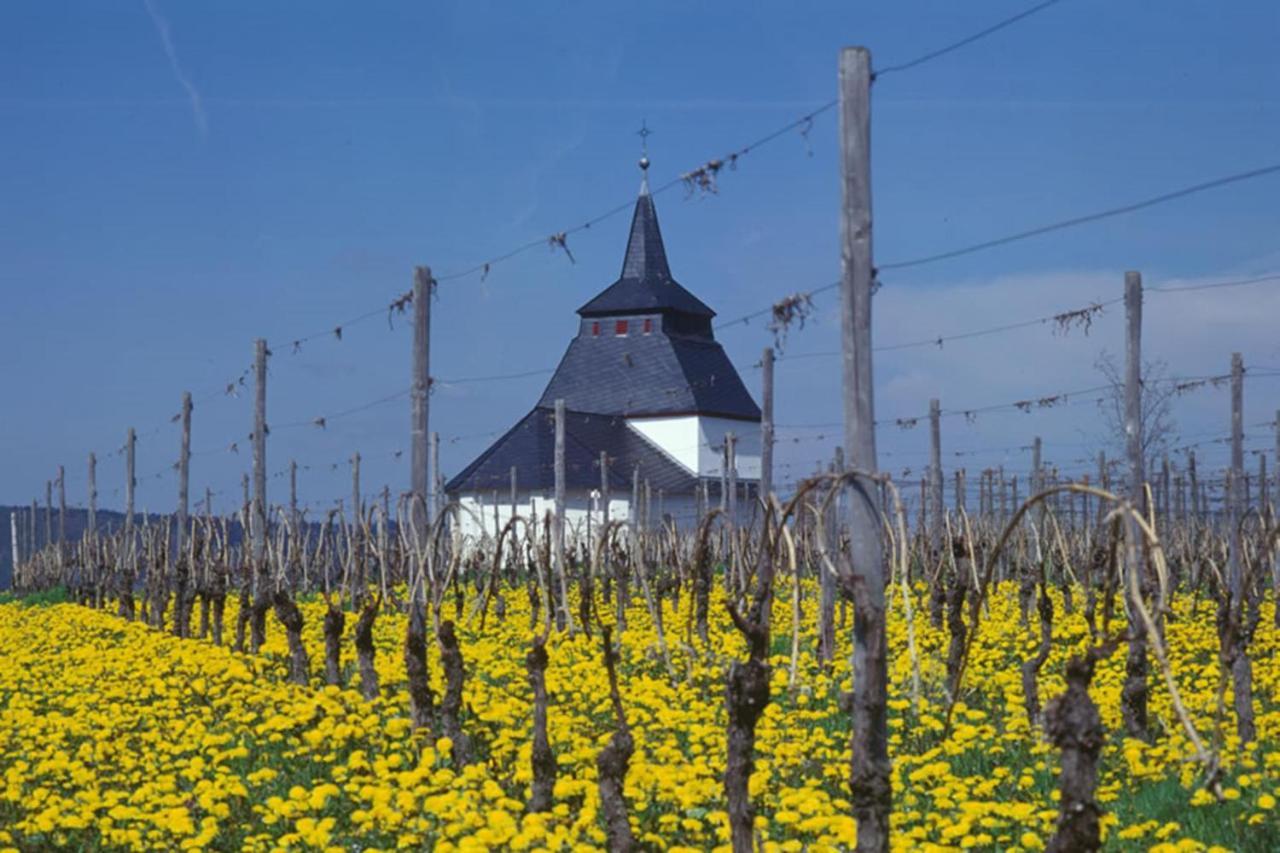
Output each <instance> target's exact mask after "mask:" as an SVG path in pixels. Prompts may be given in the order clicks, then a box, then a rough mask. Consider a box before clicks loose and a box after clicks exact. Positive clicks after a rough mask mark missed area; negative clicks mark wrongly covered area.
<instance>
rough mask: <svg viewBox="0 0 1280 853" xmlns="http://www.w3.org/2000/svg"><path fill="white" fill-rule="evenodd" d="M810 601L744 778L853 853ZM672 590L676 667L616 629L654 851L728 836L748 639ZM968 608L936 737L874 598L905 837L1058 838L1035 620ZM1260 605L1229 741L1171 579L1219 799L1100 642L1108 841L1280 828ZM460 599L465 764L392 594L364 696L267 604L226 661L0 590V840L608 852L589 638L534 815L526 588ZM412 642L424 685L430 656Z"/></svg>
mask: <svg viewBox="0 0 1280 853" xmlns="http://www.w3.org/2000/svg"><path fill="white" fill-rule="evenodd" d="M717 595H718V596H720V595H721V594H720V593H717ZM1054 595H1055V602H1054V603H1055V609H1056V612H1057V614H1058V616H1057V618H1056V619H1055V620H1054V623H1053V645H1052V652H1051V654H1050V657H1049V659H1048V660H1047V662H1046V663H1045V664H1044V666H1043V668H1042V669H1041V675H1040V693H1041V696H1043V697H1045V698H1046V700H1047V699H1051V698H1052V697H1054V696H1056V695H1057V694H1059V693H1061V692H1062V690H1063V686H1064V681H1063V676H1062V673H1063V668H1064V665H1065V661H1066V659H1067V658H1068V657H1069V656H1070V655H1071V654H1072V653H1073V652H1078V651H1079V650H1080V649H1081V648H1082V647H1084V645H1086V644H1087V643H1088V630H1087V627H1086V624H1085V621H1084V619H1083V617H1082V616H1081V615H1080V613H1079V612H1078V610H1077V611H1076V612H1074V613H1069V614H1068V613H1064V612H1063V609H1064V607H1063V605H1064V602H1063V601H1062V598H1061V594H1060V593H1055V594H1054ZM815 598H816V592H814V591H813V590H812V589H810V588H809V585H808V584H806V585H805V589H804V595H803V596H802V597H801V601H802V607H803V608H804V609H805V610H806V612H803V613H802V618H801V619H800V620H799V642H798V657H797V659H796V667H795V670H794V675H793V672H792V666H791V642H792V638H791V635H790V633H789V629H788V628H787V626H789V625H791V624H792V619H793V617H794V614H793V612H792V610H791V602H790V600H789V596H784V595H781V594H780V595H779V597H778V599H779V600H776V601H775V602H774V605H773V607H774V615H773V620H774V624H775V626H777V629H776V631H775V634H774V637H773V647H772V656H771V658H770V665H771V678H772V684H771V687H772V690H771V693H772V698H771V702H770V704H769V705H768V706H767V707H766V709H765V711H764V714H763V716H762V718H761V720H760V723H759V726H758V739H757V742H756V771H755V773H754V775H753V776H752V777H751V781H750V792H751V795H752V798H753V801H754V802H755V805H756V809H757V816H756V827H757V831H758V838H759V840H760V842H761V843H762V844H763V846H764V847H765V848H766V849H769V850H815V851H817V850H842V849H850V848H851V847H852V846H853V842H854V837H855V835H854V833H855V826H854V822H853V818H852V817H850V816H849V812H850V809H849V801H848V791H849V788H848V767H849V749H850V746H849V734H848V731H849V722H848V717H847V715H846V714H845V713H844V712H843V711H842V710H841V707H840V701H839V696H840V693H841V692H842V691H844V690H847V689H848V687H849V664H848V660H849V651H850V649H849V647H848V644H849V642H850V633H851V631H850V630H848V626H847V624H846V625H845V626H844V627H843V628H842V629H840V630H837V632H836V637H837V641H838V643H839V644H840V645H839V647H838V654H836V656H835V663H834V664H833V666H832V667H831V668H830V670H827V669H826V668H824V667H823V666H822V665H820V664H819V663H818V662H817V660H816V658H815V654H814V650H815V648H816V646H817V637H816V634H815V621H814V619H813V618H812V613H811V612H809V611H811V609H812V607H813V602H814V600H815ZM1079 598H1080V596H1079V595H1078V594H1077V595H1076V599H1077V600H1078V599H1079ZM688 599H689V597H687V596H686V597H685V598H683V599H680V600H679V601H676V600H670V599H669V600H667V601H665V602H664V611H663V623H664V625H665V626H666V644H667V646H668V654H669V656H670V661H671V669H670V670H668V668H667V666H666V663H665V662H664V660H663V658H662V655H661V653H660V651H659V648H658V641H657V635H656V632H655V630H654V626H653V624H652V620H651V619H650V618H649V614H648V611H647V610H646V609H645V607H644V606H643V605H642V604H641V605H637V606H634V607H633V608H632V609H631V611H630V612H629V613H628V614H627V628H626V630H625V632H623V633H622V634H621V637H620V640H619V648H620V664H619V681H620V692H621V696H622V701H623V704H624V705H625V707H626V710H627V714H628V717H629V720H630V723H631V727H632V730H633V733H634V736H635V742H636V751H635V755H634V757H633V758H632V760H631V764H630V769H629V772H628V774H627V776H626V783H625V795H626V799H627V801H628V806H629V808H630V816H631V823H632V826H633V828H634V831H635V835H636V839H637V841H638V842H639V843H640V844H641V845H642V846H643V847H645V848H648V849H666V850H706V849H714V848H717V847H721V846H725V845H727V844H728V840H729V830H728V825H727V815H726V813H725V801H724V793H723V787H722V781H721V774H722V773H723V768H724V755H725V750H726V742H725V737H726V736H725V715H726V712H725V707H724V706H725V701H724V690H725V687H724V684H725V670H726V667H727V665H728V662H729V661H730V660H734V659H739V658H741V657H743V655H744V654H745V643H744V642H743V640H742V639H741V636H740V635H739V634H738V633H737V632H735V631H734V630H733V626H732V625H731V624H730V623H729V622H728V620H727V619H724V620H717V619H712V620H711V633H710V638H709V639H710V642H709V647H708V648H703V647H702V643H701V641H700V640H699V639H698V638H696V637H693V636H691V635H690V633H689V632H688V631H687V630H686V625H687V624H688V622H689V613H688V611H689V600H688ZM989 600H990V612H989V614H988V615H987V617H986V618H985V619H984V621H983V622H982V625H981V627H980V629H979V633H978V636H977V639H976V641H975V644H974V647H973V653H972V657H971V661H970V669H969V672H968V674H967V675H966V678H965V687H964V688H963V690H962V695H961V697H960V701H959V702H958V703H957V705H956V708H955V714H954V721H953V725H952V726H951V730H950V731H949V732H948V733H947V734H946V737H943V715H944V713H945V704H946V700H945V696H944V691H943V688H942V684H943V682H944V678H945V671H944V665H943V658H944V657H945V654H946V648H947V643H948V637H947V635H946V633H945V631H944V630H940V629H939V628H936V627H934V626H933V625H931V624H930V620H929V619H928V618H927V616H923V615H922V614H924V613H925V612H926V610H927V607H928V602H927V590H926V589H925V587H924V585H923V584H921V585H918V586H917V588H916V589H915V591H914V594H913V604H914V608H913V609H914V613H915V616H914V619H913V629H914V633H915V643H916V646H917V648H918V653H919V667H920V680H921V693H920V697H919V705H918V708H913V702H912V699H911V693H912V688H911V684H912V678H913V676H912V662H911V658H910V656H909V655H908V654H907V652H906V645H907V640H906V631H907V620H906V618H905V611H904V609H903V607H902V603H903V602H902V598H901V593H900V592H899V594H898V595H897V596H896V597H894V598H892V599H891V602H890V605H891V608H890V618H889V651H890V654H889V661H890V664H889V665H890V691H889V695H890V701H889V707H890V718H889V719H890V723H889V724H890V744H889V751H890V756H891V757H892V760H893V795H894V810H893V815H892V828H893V843H894V845H895V847H897V848H899V849H904V850H905V849H943V848H946V849H959V848H970V849H988V850H1009V851H1012V850H1036V849H1041V848H1042V847H1043V846H1044V843H1045V841H1046V840H1047V839H1048V838H1049V836H1050V835H1051V834H1052V832H1053V825H1054V821H1055V819H1056V817H1057V803H1056V794H1057V791H1056V785H1057V781H1056V780H1057V772H1058V757H1057V754H1056V750H1054V749H1053V748H1052V747H1051V746H1050V745H1049V744H1048V743H1046V742H1045V738H1044V736H1043V733H1042V732H1041V731H1039V730H1038V728H1036V727H1033V726H1032V724H1031V722H1030V721H1029V720H1028V718H1027V713H1026V711H1025V708H1024V699H1023V693H1022V688H1021V685H1020V682H1019V662H1020V661H1022V660H1024V659H1026V658H1027V657H1029V656H1030V655H1033V654H1034V650H1035V647H1036V644H1037V638H1036V626H1035V625H1034V621H1033V622H1032V624H1031V625H1027V624H1025V623H1024V622H1023V621H1022V617H1021V614H1020V613H1019V606H1018V600H1017V590H1016V588H1015V586H1014V585H1012V584H1009V583H1005V584H1002V585H1001V586H999V587H998V588H996V589H995V590H994V591H993V594H992V596H991V597H990V599H989ZM716 606H720V607H721V610H720V612H723V601H722V599H721V598H717V599H715V600H713V613H714V612H716V611H715V607H716ZM300 607H301V610H302V613H303V617H304V625H305V630H304V637H305V641H306V643H307V646H308V647H309V649H310V650H311V651H312V656H313V659H318V658H319V656H320V649H321V647H322V646H323V636H322V634H321V624H322V620H323V616H324V612H325V604H324V602H323V601H322V600H319V599H317V598H311V599H309V600H307V599H304V600H302V601H300ZM1272 607H1273V605H1272V604H1271V603H1270V602H1267V603H1264V604H1263V605H1262V614H1261V616H1262V618H1261V619H1260V621H1259V625H1258V629H1257V633H1256V636H1255V637H1254V639H1253V642H1252V644H1251V656H1252V658H1253V660H1254V675H1253V678H1254V682H1253V684H1254V702H1255V708H1256V713H1257V725H1258V739H1257V741H1256V743H1255V744H1253V745H1251V746H1250V747H1249V748H1247V749H1245V750H1240V749H1239V748H1238V743H1237V741H1236V740H1235V728H1234V724H1233V718H1232V712H1231V709H1230V703H1229V702H1225V703H1224V705H1223V706H1222V707H1220V705H1219V687H1220V667H1219V660H1218V651H1217V650H1218V639H1217V634H1216V632H1215V627H1214V618H1213V606H1212V603H1211V602H1208V601H1205V600H1203V599H1200V598H1199V597H1197V596H1194V595H1191V594H1185V595H1179V596H1177V597H1175V599H1174V601H1173V606H1172V613H1171V615H1170V617H1169V619H1168V622H1167V627H1166V631H1167V639H1168V648H1169V650H1170V665H1171V669H1172V672H1173V673H1174V674H1175V676H1176V679H1177V683H1178V687H1179V692H1180V695H1181V698H1182V701H1183V702H1184V704H1185V705H1186V708H1187V711H1188V713H1189V715H1190V718H1191V720H1192V722H1193V724H1194V726H1195V728H1196V729H1197V730H1198V732H1199V734H1200V736H1201V737H1202V738H1203V739H1205V741H1206V742H1207V743H1209V744H1210V745H1212V746H1214V747H1215V748H1216V750H1217V751H1218V753H1219V754H1220V755H1221V760H1222V762H1223V764H1224V768H1225V769H1224V772H1223V775H1222V781H1221V786H1222V795H1221V797H1220V798H1219V797H1215V796H1212V795H1210V794H1209V793H1208V791H1207V790H1205V788H1204V787H1203V786H1202V785H1201V777H1202V776H1203V772H1202V771H1203V768H1202V766H1201V765H1200V764H1199V763H1198V762H1197V761H1196V760H1195V755H1194V751H1193V749H1192V747H1191V744H1190V743H1189V741H1188V739H1187V736H1186V734H1185V732H1184V731H1183V729H1182V728H1181V727H1180V725H1179V722H1178V720H1177V719H1176V715H1175V713H1174V711H1173V709H1172V707H1171V702H1170V695H1169V692H1168V691H1167V690H1165V689H1162V687H1161V685H1160V684H1159V683H1158V682H1159V675H1158V672H1155V671H1153V674H1152V679H1151V681H1152V692H1151V719H1152V726H1153V730H1154V735H1153V737H1152V739H1151V742H1150V743H1147V742H1143V741H1136V740H1126V739H1125V738H1124V737H1123V727H1122V725H1121V722H1120V720H1119V699H1118V693H1119V690H1120V687H1121V683H1122V681H1123V661H1122V659H1121V656H1119V655H1113V656H1112V657H1111V658H1110V659H1108V660H1106V661H1104V662H1103V663H1102V664H1101V665H1100V667H1099V670H1098V672H1097V674H1096V676H1095V677H1094V679H1093V687H1092V695H1093V698H1094V700H1095V701H1096V702H1097V705H1098V707H1099V709H1100V710H1101V713H1102V718H1103V723H1104V725H1105V727H1106V731H1107V735H1106V743H1105V746H1104V748H1103V754H1102V772H1101V776H1100V779H1099V790H1098V800H1099V802H1100V804H1101V805H1102V807H1103V808H1104V809H1105V814H1104V816H1103V818H1102V821H1103V823H1102V825H1103V834H1104V844H1105V847H1106V848H1107V849H1115V850H1148V849H1163V850H1173V849H1187V850H1191V849H1195V850H1202V849H1212V848H1217V849H1231V850H1258V851H1262V850H1274V849H1276V848H1277V846H1280V817H1277V810H1276V798H1277V796H1280V792H1278V790H1277V789H1280V664H1278V663H1277V662H1276V654H1275V653H1276V651H1277V644H1278V643H1280V635H1278V634H1277V631H1276V629H1275V627H1274V624H1275V622H1274V618H1273V615H1272ZM233 609H234V604H233V603H232V604H230V606H229V617H228V618H229V619H230V618H232V616H231V615H230V614H231V611H232V610H233ZM605 609H607V608H602V612H603V611H604V610H605ZM453 610H454V608H453V605H452V603H450V604H446V605H445V613H444V615H445V617H453V618H455V619H456V620H457V623H458V635H459V639H460V645H461V650H462V653H463V656H464V660H465V665H466V674H467V677H466V681H465V687H464V692H463V697H464V703H463V713H462V723H463V726H464V728H465V731H466V733H467V737H468V738H469V739H470V740H471V742H472V747H473V750H474V755H475V758H474V761H473V762H472V763H471V764H470V765H468V766H466V767H459V766H456V765H455V764H454V762H453V761H452V760H451V757H450V748H449V747H450V746H451V744H449V743H448V742H441V741H433V740H432V739H431V738H430V737H429V736H427V735H425V733H421V734H419V733H414V732H412V731H411V725H410V721H409V718H408V700H407V698H406V694H405V690H404V685H405V681H406V673H405V667H404V663H403V658H402V655H401V651H400V650H401V643H402V640H403V636H404V627H405V617H404V616H403V615H401V614H400V613H398V612H396V611H394V610H388V611H387V612H386V613H384V614H383V615H382V617H381V618H379V619H378V621H377V623H376V625H375V644H376V663H377V668H378V674H379V676H380V681H381V688H382V689H381V695H380V696H379V698H377V699H375V700H374V701H372V702H367V701H365V700H364V699H363V698H362V697H361V695H360V694H359V692H357V691H356V690H355V689H352V688H350V687H348V688H347V689H339V688H337V687H333V686H324V685H323V680H322V679H321V678H320V677H319V674H316V673H313V676H312V682H311V684H310V685H309V686H306V687H303V686H299V685H295V684H290V683H288V682H287V680H286V675H287V657H288V650H287V648H286V644H285V636H284V634H283V632H282V631H281V630H280V628H279V626H278V625H277V624H274V623H273V624H272V625H271V627H270V628H269V630H268V635H267V643H266V645H265V646H264V648H263V649H262V653H261V654H258V655H246V654H237V653H234V652H232V651H231V650H229V649H228V648H225V647H221V648H220V647H215V646H214V645H212V644H211V643H210V642H209V641H208V640H200V639H178V638H175V637H174V636H172V635H170V634H168V633H163V632H160V631H157V630H155V629H153V628H150V627H147V626H146V625H144V624H142V623H139V622H129V621H125V620H123V619H120V618H118V617H117V616H115V615H111V614H108V613H106V612H103V611H101V610H95V609H92V608H89V607H85V606H82V605H77V604H71V603H54V604H32V603H30V602H24V601H21V600H9V601H7V602H5V603H3V604H0V643H2V644H3V648H4V649H5V655H4V657H3V660H2V661H0V847H9V848H13V849H19V850H64V849H77V850H99V849H163V850H178V849H220V850H240V849H243V850H264V851H265V850H278V849H288V850H334V851H336V850H353V849H435V850H442V851H448V850H490V849H512V850H539V849H547V850H565V849H601V848H604V847H605V846H606V834H605V831H604V828H603V825H602V821H601V819H600V815H599V794H598V790H597V785H596V772H597V771H596V764H595V758H596V755H597V754H598V753H599V752H600V750H601V747H602V746H603V745H604V743H605V742H606V741H607V739H608V737H609V735H610V733H611V732H612V730H613V721H612V717H611V712H610V705H609V692H608V686H607V683H606V678H605V671H604V668H603V666H602V664H601V641H600V636H599V631H598V630H597V631H596V632H594V634H593V636H591V637H588V636H586V634H585V633H583V632H582V631H581V630H579V631H578V632H577V633H576V634H574V635H572V636H570V635H568V634H566V633H558V632H557V633H553V634H552V635H551V637H550V638H549V640H548V643H547V652H548V656H549V665H548V667H547V671H546V680H547V690H548V694H549V697H550V703H549V711H548V733H549V736H550V742H551V747H552V750H553V752H554V755H555V759H556V763H557V765H558V771H557V773H558V775H557V781H556V783H555V789H554V805H553V807H552V809H551V811H549V812H545V813H538V814H531V813H526V809H525V804H526V802H527V800H528V797H529V786H530V782H531V778H532V776H531V770H530V755H531V750H532V743H531V735H530V721H531V714H532V710H531V709H532V705H531V701H532V697H531V690H530V686H529V683H528V680H527V676H526V670H525V665H524V658H525V653H526V651H527V650H528V646H529V640H530V637H531V636H532V635H533V633H534V632H535V629H534V627H531V618H530V605H529V603H528V602H527V601H525V600H524V599H523V597H522V596H519V595H512V596H510V597H509V599H508V600H507V602H506V614H505V617H504V618H502V619H499V620H494V619H492V618H491V619H489V621H488V623H487V625H486V626H485V628H484V630H483V631H482V630H481V629H480V626H479V623H478V620H471V621H468V619H467V612H466V611H463V612H461V613H454V612H453ZM604 615H605V618H606V619H607V614H604ZM848 618H852V614H851V612H850V614H849V616H848ZM352 621H354V620H348V624H347V633H348V634H349V633H350V631H351V623H352ZM428 645H429V655H430V671H431V679H432V684H433V687H434V688H435V690H436V692H437V693H440V692H441V691H443V689H444V684H443V673H442V667H441V665H440V661H439V650H438V648H437V647H436V644H435V643H430V644H428ZM347 648H349V646H348V647H347ZM343 663H344V676H345V679H346V684H348V685H352V684H353V682H355V681H356V680H357V679H358V676H357V674H356V672H355V667H354V660H352V656H351V654H350V652H349V651H347V652H345V653H344V660H343ZM673 674H674V676H675V678H674V679H673V678H672V675H673ZM793 681H794V683H792V682H793Z"/></svg>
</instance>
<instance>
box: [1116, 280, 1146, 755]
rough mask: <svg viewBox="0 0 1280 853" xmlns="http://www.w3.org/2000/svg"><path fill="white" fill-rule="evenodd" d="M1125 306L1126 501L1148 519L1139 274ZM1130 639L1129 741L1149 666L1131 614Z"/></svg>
mask: <svg viewBox="0 0 1280 853" xmlns="http://www.w3.org/2000/svg"><path fill="white" fill-rule="evenodd" d="M1124 307H1125V316H1126V317H1127V318H1128V327H1127V334H1126V338H1125V405H1124V434H1125V454H1126V456H1127V457H1128V459H1127V461H1128V464H1129V483H1128V487H1129V488H1128V497H1129V500H1130V501H1131V502H1132V503H1133V505H1134V506H1135V507H1136V508H1137V509H1138V511H1139V512H1141V513H1142V514H1143V515H1144V516H1145V515H1146V508H1147V501H1146V489H1145V488H1144V486H1145V484H1146V480H1147V478H1146V472H1145V470H1144V459H1143V443H1142V276H1141V274H1139V273H1137V272H1133V271H1129V272H1126V273H1125V274H1124ZM1130 529H1132V528H1130ZM1133 553H1135V554H1136V557H1137V562H1136V565H1133V566H1130V567H1129V571H1131V572H1135V573H1136V575H1137V578H1138V584H1139V586H1140V587H1141V589H1142V590H1143V591H1144V592H1145V591H1146V588H1147V572H1146V562H1145V560H1144V558H1143V549H1142V548H1141V547H1137V548H1134V549H1133ZM1126 589H1129V587H1126ZM1130 595H1132V593H1130ZM1136 611H1137V607H1136V603H1134V604H1131V605H1130V612H1131V613H1136ZM1128 639H1129V648H1128V654H1127V655H1126V658H1125V682H1124V686H1123V688H1122V689H1121V692H1120V704H1121V708H1122V712H1123V717H1124V723H1125V730H1126V732H1127V733H1128V734H1129V736H1130V737H1135V738H1140V737H1145V736H1146V734H1147V694H1148V687H1147V672H1148V662H1147V642H1146V634H1145V629H1144V626H1143V625H1142V624H1141V623H1140V622H1139V620H1138V619H1137V617H1136V616H1131V618H1130V620H1129V638H1128Z"/></svg>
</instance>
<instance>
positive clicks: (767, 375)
mask: <svg viewBox="0 0 1280 853" xmlns="http://www.w3.org/2000/svg"><path fill="white" fill-rule="evenodd" d="M760 380H761V394H760V398H761V406H760V497H762V498H764V500H765V501H768V500H769V496H770V495H771V494H772V493H773V347H765V349H764V355H762V356H761V358H760ZM765 550H766V551H767V550H768V548H766V549H765Z"/></svg>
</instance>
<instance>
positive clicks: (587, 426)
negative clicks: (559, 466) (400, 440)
mask: <svg viewBox="0 0 1280 853" xmlns="http://www.w3.org/2000/svg"><path fill="white" fill-rule="evenodd" d="M564 432H565V442H564V446H565V486H566V488H567V489H569V490H582V489H598V488H600V451H602V450H603V451H604V452H605V453H606V454H607V455H608V458H609V485H610V489H611V490H612V491H613V493H614V494H616V495H622V494H628V493H629V492H630V490H631V485H632V474H633V471H634V469H635V466H636V465H639V466H640V476H641V479H642V480H644V479H647V480H648V481H649V484H650V487H651V488H652V489H654V490H657V489H664V490H666V491H668V492H670V493H672V494H683V493H692V492H693V490H694V488H695V487H696V485H697V482H698V481H697V478H696V477H695V476H694V475H693V474H692V473H690V472H689V471H688V470H687V469H686V468H684V466H682V465H680V463H678V462H676V461H675V460H674V459H672V458H671V457H670V456H668V455H667V454H666V453H664V452H663V451H662V450H660V449H659V448H658V447H657V446H656V445H654V444H652V443H651V442H650V441H649V440H648V439H646V438H645V437H644V436H642V435H641V434H640V433H639V432H637V431H636V430H634V429H632V428H631V427H629V426H627V423H626V421H625V420H624V419H623V418H621V417H610V416H602V415H598V414H592V413H587V412H575V411H566V412H565V431H564ZM555 447H556V429H555V409H554V408H552V407H545V406H538V407H536V408H535V409H534V410H533V411H531V412H530V413H529V414H527V415H525V416H524V417H523V418H522V419H521V420H520V422H519V423H517V424H516V425H515V426H514V427H512V428H511V429H510V430H508V431H507V433H506V434H505V435H503V436H502V437H501V438H499V439H498V440H497V441H495V442H494V443H493V444H492V445H491V446H490V447H489V449H488V450H486V451H485V452H484V453H482V454H480V456H479V457H477V458H476V459H475V461H473V462H472V463H471V464H470V465H468V466H467V467H466V468H464V469H463V470H462V472H461V473H459V474H458V475H457V476H456V477H454V478H453V479H452V480H450V481H449V482H448V484H446V486H445V491H446V492H448V493H449V494H455V493H458V492H465V493H472V494H474V493H480V494H485V493H488V492H492V491H495V490H496V491H498V492H500V493H501V494H502V495H503V496H504V498H505V496H507V495H509V494H510V489H511V468H512V466H514V467H515V468H516V485H517V487H518V488H519V489H520V491H521V492H525V491H530V490H532V491H546V492H550V491H551V490H553V489H554V488H555Z"/></svg>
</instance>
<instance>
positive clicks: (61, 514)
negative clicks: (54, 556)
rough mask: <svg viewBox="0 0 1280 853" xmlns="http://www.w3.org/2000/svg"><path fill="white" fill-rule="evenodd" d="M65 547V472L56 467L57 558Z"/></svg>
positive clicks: (63, 469) (62, 468)
mask: <svg viewBox="0 0 1280 853" xmlns="http://www.w3.org/2000/svg"><path fill="white" fill-rule="evenodd" d="M66 547H67V470H66V469H65V468H64V467H62V466H61V465H59V466H58V558H59V559H61V558H62V550H63V549H64V548H66Z"/></svg>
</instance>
